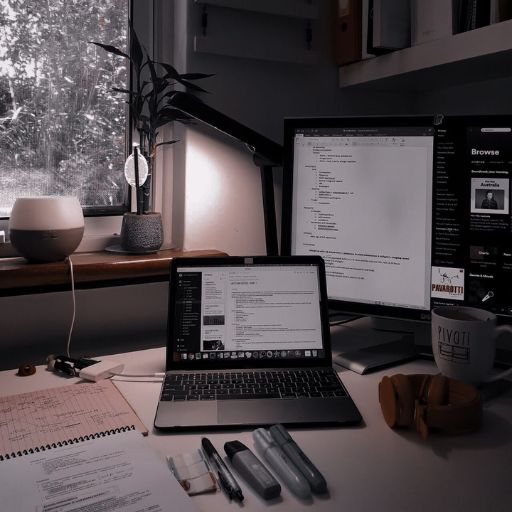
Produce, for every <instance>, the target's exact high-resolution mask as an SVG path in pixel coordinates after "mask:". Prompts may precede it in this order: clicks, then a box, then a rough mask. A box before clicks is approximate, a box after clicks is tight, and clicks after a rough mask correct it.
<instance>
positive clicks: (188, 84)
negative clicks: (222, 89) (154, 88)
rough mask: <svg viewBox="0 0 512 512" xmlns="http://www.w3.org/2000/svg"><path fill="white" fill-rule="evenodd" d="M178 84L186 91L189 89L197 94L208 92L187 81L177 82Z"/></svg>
mask: <svg viewBox="0 0 512 512" xmlns="http://www.w3.org/2000/svg"><path fill="white" fill-rule="evenodd" d="M178 82H179V83H180V84H181V85H184V86H185V87H186V88H187V89H190V90H192V91H197V92H208V91H207V90H206V89H203V88H202V87H199V86H198V85H196V84H193V83H192V82H189V81H187V80H181V79H180V80H178Z"/></svg>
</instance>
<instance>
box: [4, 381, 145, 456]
mask: <svg viewBox="0 0 512 512" xmlns="http://www.w3.org/2000/svg"><path fill="white" fill-rule="evenodd" d="M132 425H133V426H134V427H135V428H136V429H137V430H138V431H140V432H141V433H142V434H144V435H147V433H148V430H147V428H146V427H145V426H144V424H143V423H142V422H141V421H140V419H139V417H138V416H137V415H136V414H135V412H134V410H133V409H132V407H131V406H130V404H129V403H128V402H127V401H126V399H125V398H124V397H123V395H122V394H121V393H120V391H119V390H118V389H117V388H116V387H115V386H114V384H113V383H112V382H111V381H110V380H102V381H99V382H96V383H88V382H86V383H79V384H70V385H67V386H59V387H56V388H50V389H44V390H40V391H33V392H30V393H21V394H18V395H10V396H5V397H0V461H1V460H3V459H4V458H13V457H16V456H21V455H22V454H26V453H29V452H31V451H37V450H44V449H45V448H50V447H52V446H55V445H57V443H64V442H68V441H73V440H76V439H80V438H82V437H84V436H91V435H94V434H99V433H101V432H108V431H112V430H115V429H119V428H123V427H129V426H132Z"/></svg>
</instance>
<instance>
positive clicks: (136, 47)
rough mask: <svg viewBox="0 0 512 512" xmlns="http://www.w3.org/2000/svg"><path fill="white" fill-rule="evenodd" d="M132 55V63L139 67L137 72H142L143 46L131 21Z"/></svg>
mask: <svg viewBox="0 0 512 512" xmlns="http://www.w3.org/2000/svg"><path fill="white" fill-rule="evenodd" d="M130 55H131V58H132V62H133V63H134V64H135V65H136V66H137V70H138V71H140V68H141V66H142V60H143V59H144V53H143V51H142V46H141V44H140V42H139V38H138V37H137V34H136V32H135V30H134V28H133V23H132V22H131V21H130Z"/></svg>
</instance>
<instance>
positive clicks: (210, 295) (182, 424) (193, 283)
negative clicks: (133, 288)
mask: <svg viewBox="0 0 512 512" xmlns="http://www.w3.org/2000/svg"><path fill="white" fill-rule="evenodd" d="M324 379H325V380H324ZM360 421H361V415H360V414H359V411H358V410H357V407H356V406H355V404H354V402H353V401H352V399H351V397H350V396H349V394H348V392H347V390H346V389H345V388H344V386H343V384H342V383H341V381H340V380H339V378H338V376H337V374H336V373H335V372H334V371H333V370H332V361H331V349H330V335H329V323H328V308H327V294H326V284H325V269H324V263H323V260H322V259H321V258H320V257H316V256H287V257H268V256H258V257H224V258H176V259H174V260H173V261H172V263H171V271H170V291H169V317H168V341H167V354H166V381H165V382H164V384H163V386H162V391H161V394H160V399H159V403H158V408H157V412H156V416H155V421H154V425H155V428H157V429H159V430H180V429H193V428H196V429H205V428H228V427H239V426H262V425H271V424H274V423H282V424H284V425H340V424H356V423H359V422H360Z"/></svg>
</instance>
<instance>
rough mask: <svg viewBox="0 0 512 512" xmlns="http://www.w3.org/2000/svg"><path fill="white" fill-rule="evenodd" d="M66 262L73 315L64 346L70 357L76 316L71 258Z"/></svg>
mask: <svg viewBox="0 0 512 512" xmlns="http://www.w3.org/2000/svg"><path fill="white" fill-rule="evenodd" d="M66 261H67V262H68V264H69V273H70V275H71V297H72V300H73V315H72V317H71V325H70V326H69V332H68V342H67V344H66V355H67V356H68V357H71V355H70V347H71V336H72V334H73V328H74V326H75V316H76V298H75V276H74V272H73V262H72V261H71V258H70V257H69V256H68V257H67V258H66Z"/></svg>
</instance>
